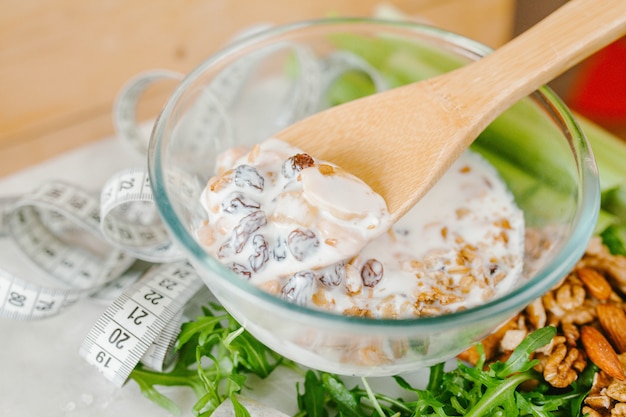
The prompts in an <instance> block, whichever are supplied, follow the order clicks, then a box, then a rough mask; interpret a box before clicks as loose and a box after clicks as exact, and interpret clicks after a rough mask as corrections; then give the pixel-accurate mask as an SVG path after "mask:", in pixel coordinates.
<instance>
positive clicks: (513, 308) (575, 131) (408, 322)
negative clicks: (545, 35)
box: [148, 18, 600, 331]
mask: <svg viewBox="0 0 626 417" xmlns="http://www.w3.org/2000/svg"><path fill="white" fill-rule="evenodd" d="M339 24H343V25H347V26H358V25H372V26H376V27H380V28H384V27H388V28H394V29H398V28H400V29H403V30H407V31H408V32H414V33H417V34H419V35H421V36H428V37H430V38H433V39H436V40H440V41H443V42H445V43H447V44H450V46H452V47H457V48H460V49H461V50H463V51H465V52H466V53H467V52H469V53H471V54H473V55H476V56H478V57H480V56H484V55H486V54H489V53H490V52H492V49H491V48H489V47H488V46H486V45H484V44H482V43H480V42H477V41H475V40H472V39H469V38H467V37H465V36H462V35H459V34H457V33H454V32H450V31H448V30H444V29H441V28H438V27H434V26H430V25H427V24H423V23H417V22H409V21H395V20H394V21H392V20H384V19H377V18H322V19H313V20H305V21H300V22H295V23H289V24H285V25H280V26H275V27H270V28H264V29H263V30H261V31H258V32H254V33H251V34H247V35H245V36H242V37H241V38H239V39H237V40H236V41H234V42H233V43H231V44H229V45H227V46H226V47H224V48H223V49H221V50H220V51H217V52H216V53H214V54H212V55H211V56H209V57H208V58H207V59H205V60H204V61H203V62H202V63H200V64H199V65H198V66H196V67H195V69H193V70H192V71H191V72H190V73H189V74H188V75H187V76H186V77H184V79H183V80H182V81H181V82H180V84H179V85H178V86H177V88H176V89H175V91H174V92H173V93H172V94H171V96H170V97H169V99H168V100H167V102H166V104H165V106H164V107H163V109H162V111H161V113H160V114H159V116H158V117H157V119H156V121H155V123H154V126H153V130H152V134H151V138H150V146H149V155H148V169H149V176H150V182H151V187H152V190H153V194H154V200H155V204H156V206H157V209H158V211H159V214H160V215H161V218H162V219H163V222H164V223H165V225H166V227H167V229H168V230H169V231H170V234H171V235H172V237H173V239H174V241H175V242H176V243H177V244H178V245H179V246H180V247H182V248H184V249H185V250H184V252H185V253H186V254H188V255H190V258H191V263H192V264H194V265H195V264H200V265H201V267H203V268H205V267H206V268H208V269H209V270H211V271H213V272H214V275H218V276H219V278H218V279H220V280H222V281H223V284H225V285H226V286H227V287H228V288H229V289H233V287H234V288H236V290H238V291H243V292H244V293H246V295H247V296H250V297H252V298H255V299H258V300H259V301H261V302H263V303H265V304H269V305H271V306H272V307H274V308H276V309H279V310H283V311H286V312H288V313H289V314H296V315H298V316H306V317H308V318H309V319H317V320H322V321H327V322H330V321H332V322H333V325H341V324H345V325H347V326H350V327H351V328H353V327H354V326H358V327H361V326H364V327H365V328H368V329H373V328H376V329H377V330H380V329H378V328H381V329H388V330H389V331H393V329H398V328H402V329H405V328H413V327H415V328H424V329H426V328H435V327H437V328H442V329H443V328H452V327H458V326H460V325H467V324H472V323H475V322H480V321H482V320H486V319H488V318H490V317H494V316H499V315H501V314H502V313H503V312H505V311H506V312H508V313H510V315H513V314H515V313H516V312H517V311H519V310H521V309H522V308H524V307H525V306H526V305H528V304H529V303H530V302H532V301H533V300H534V299H536V298H538V297H540V296H541V295H543V294H544V293H546V292H547V291H549V290H550V289H551V288H552V287H553V286H554V285H556V284H557V283H558V281H559V280H560V279H562V278H563V277H565V275H566V274H567V273H568V272H569V271H570V270H571V268H572V267H573V266H574V264H575V262H576V261H577V260H578V259H580V258H581V257H582V255H583V253H584V251H585V248H586V243H587V242H588V240H589V239H590V238H591V236H592V234H593V231H594V228H595V224H596V220H597V216H598V213H599V206H600V203H599V200H600V186H599V178H598V173H597V167H596V165H595V159H594V157H593V153H592V149H591V147H590V145H589V143H588V142H587V139H586V137H585V135H584V133H583V131H582V129H581V128H580V126H579V125H578V123H577V122H576V120H575V118H574V116H573V114H572V113H571V112H570V110H569V109H568V108H567V107H566V106H565V104H564V103H563V102H562V101H561V99H560V98H559V97H558V96H557V95H556V94H555V93H554V92H553V91H552V90H551V89H550V88H549V87H547V86H543V87H541V88H539V89H538V90H537V91H535V92H534V93H533V95H534V96H535V97H536V98H537V99H538V100H537V101H541V102H542V104H543V105H544V106H547V108H548V110H550V111H552V113H553V114H554V117H557V116H558V118H559V121H560V123H561V124H562V126H561V128H562V129H565V132H567V133H568V134H569V135H568V140H569V141H570V146H571V148H572V149H573V155H574V160H575V163H576V165H577V167H576V168H577V169H576V174H577V177H578V181H579V182H578V184H579V185H578V189H579V193H578V205H577V209H576V215H575V218H574V223H573V229H572V235H571V236H570V239H569V240H568V241H567V242H566V243H565V244H564V245H563V247H562V248H561V249H560V251H559V252H558V253H557V254H556V256H555V257H554V259H552V261H551V262H549V263H548V264H547V265H546V266H545V267H544V268H543V269H542V271H540V273H538V274H537V275H535V276H534V277H533V279H530V280H528V282H526V283H524V284H523V285H521V286H519V287H518V288H516V289H515V290H513V291H511V292H510V293H507V294H505V295H502V296H499V297H497V298H496V299H492V300H490V301H488V302H486V303H484V304H481V305H479V306H476V307H473V308H471V309H467V310H461V311H456V312H453V313H448V314H444V315H439V316H427V317H410V318H398V319H392V318H380V319H372V318H364V317H356V316H347V315H341V314H337V313H333V312H329V311H326V310H321V309H314V308H310V307H305V306H301V305H298V304H294V303H291V302H288V301H286V300H283V299H281V298H280V297H277V296H275V295H272V294H270V293H268V292H266V291H264V290H262V289H260V288H258V287H257V286H255V285H253V284H251V283H250V282H248V281H247V280H244V279H241V278H240V277H238V276H236V275H235V274H234V273H233V272H232V271H231V270H230V269H228V268H227V267H226V266H224V265H223V264H221V263H220V262H219V261H217V260H216V259H215V258H213V257H212V256H210V255H209V254H208V253H206V251H204V249H203V248H202V246H201V245H200V244H199V243H198V242H197V241H196V240H195V238H194V237H193V236H192V234H191V233H190V232H189V230H188V229H187V227H185V226H184V224H183V223H182V222H181V221H180V219H179V218H178V216H177V215H176V213H175V211H174V209H173V207H172V204H171V199H170V197H169V195H168V192H167V186H165V184H166V182H165V178H164V168H163V160H162V157H163V155H162V153H161V151H162V149H163V146H161V145H162V142H163V140H164V135H165V132H167V127H168V123H169V120H170V117H171V116H172V115H173V114H174V111H175V109H176V105H177V103H178V102H179V100H180V99H181V98H182V97H183V96H184V94H185V91H187V89H188V88H189V87H190V86H191V85H193V83H194V82H196V81H197V80H198V78H199V77H201V76H202V74H203V73H204V72H205V71H206V70H207V68H210V67H212V66H214V65H218V64H219V63H221V62H222V61H224V60H227V59H228V58H229V57H231V56H233V55H236V54H238V53H240V52H241V51H242V50H245V49H246V48H249V47H251V46H253V45H255V44H261V43H264V42H271V41H272V39H275V38H276V39H277V38H279V37H280V36H281V35H284V34H286V33H290V32H294V31H297V30H302V29H307V28H311V27H315V28H319V27H323V26H338V25H339ZM198 273H199V274H200V275H202V274H201V272H198ZM205 282H206V280H205Z"/></svg>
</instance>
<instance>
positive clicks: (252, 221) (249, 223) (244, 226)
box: [220, 210, 267, 253]
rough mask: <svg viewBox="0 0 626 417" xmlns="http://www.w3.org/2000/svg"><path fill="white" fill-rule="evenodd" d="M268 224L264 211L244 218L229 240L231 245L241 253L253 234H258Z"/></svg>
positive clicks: (257, 211)
mask: <svg viewBox="0 0 626 417" xmlns="http://www.w3.org/2000/svg"><path fill="white" fill-rule="evenodd" d="M266 224H267V218H266V217H265V213H264V212H263V211H262V210H256V211H253V212H252V213H250V214H248V215H247V216H245V217H244V218H242V219H241V220H240V221H239V224H238V225H237V226H235V228H234V229H233V235H232V237H231V238H230V239H229V242H230V245H232V247H233V249H234V251H235V253H239V252H241V250H242V249H243V247H244V246H245V244H246V243H247V242H248V239H250V236H251V235H252V233H254V232H256V231H257V230H259V228H260V227H261V226H265V225H266ZM229 242H227V243H226V244H228V243H229ZM220 249H221V248H220Z"/></svg>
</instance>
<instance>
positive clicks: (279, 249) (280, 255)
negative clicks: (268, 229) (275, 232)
mask: <svg viewBox="0 0 626 417" xmlns="http://www.w3.org/2000/svg"><path fill="white" fill-rule="evenodd" d="M272 256H273V258H274V260H276V261H277V262H281V261H284V260H285V259H286V258H287V243H286V242H285V240H284V239H283V238H282V237H280V236H279V237H278V238H277V239H276V246H274V249H272Z"/></svg>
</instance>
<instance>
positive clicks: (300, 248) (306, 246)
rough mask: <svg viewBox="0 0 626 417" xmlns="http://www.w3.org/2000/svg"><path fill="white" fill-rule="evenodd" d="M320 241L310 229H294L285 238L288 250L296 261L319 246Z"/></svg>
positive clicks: (302, 258)
mask: <svg viewBox="0 0 626 417" xmlns="http://www.w3.org/2000/svg"><path fill="white" fill-rule="evenodd" d="M319 244H320V242H319V240H318V239H317V236H315V233H314V232H313V231H312V230H310V229H294V230H292V231H291V233H289V236H288V238H287V247H289V252H291V254H292V255H293V257H294V258H296V259H297V260H298V261H302V260H304V258H306V257H307V256H308V254H309V253H310V252H312V251H313V250H314V249H315V248H317V247H318V246H319Z"/></svg>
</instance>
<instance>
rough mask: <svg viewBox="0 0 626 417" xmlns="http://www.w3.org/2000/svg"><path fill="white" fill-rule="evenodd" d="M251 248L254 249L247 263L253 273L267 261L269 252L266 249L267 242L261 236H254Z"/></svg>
mask: <svg viewBox="0 0 626 417" xmlns="http://www.w3.org/2000/svg"><path fill="white" fill-rule="evenodd" d="M252 246H253V248H254V253H253V254H252V255H250V257H249V258H248V261H249V262H250V268H252V270H253V271H254V272H257V271H258V270H260V269H261V268H263V265H265V263H266V262H267V260H268V259H269V251H268V249H267V242H266V241H265V238H264V237H263V236H262V235H254V237H253V238H252Z"/></svg>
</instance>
